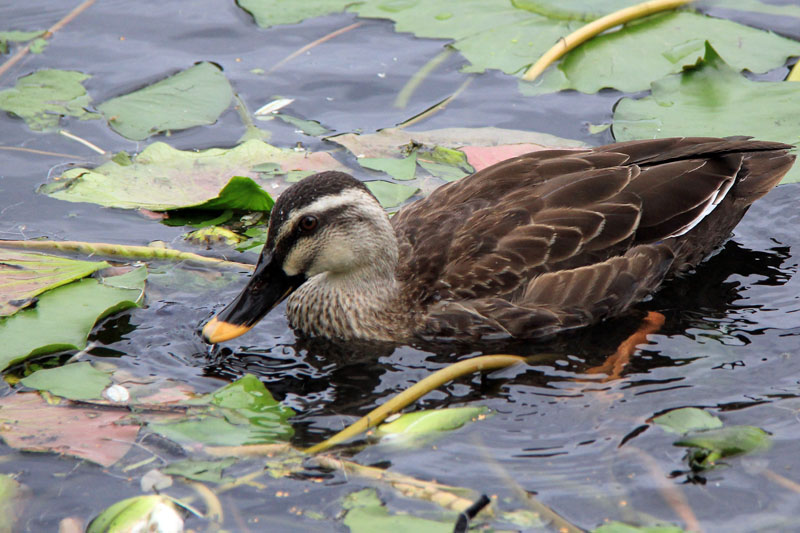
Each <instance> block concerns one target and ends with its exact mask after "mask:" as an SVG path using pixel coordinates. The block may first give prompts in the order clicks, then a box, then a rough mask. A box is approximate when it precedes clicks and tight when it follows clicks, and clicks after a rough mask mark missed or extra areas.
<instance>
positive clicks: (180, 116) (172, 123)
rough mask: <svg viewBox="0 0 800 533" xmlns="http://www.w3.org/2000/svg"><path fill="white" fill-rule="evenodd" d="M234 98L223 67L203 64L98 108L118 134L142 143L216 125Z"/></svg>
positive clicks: (109, 101)
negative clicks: (162, 133)
mask: <svg viewBox="0 0 800 533" xmlns="http://www.w3.org/2000/svg"><path fill="white" fill-rule="evenodd" d="M232 98H233V89H231V84H230V83H229V82H228V79H227V78H226V77H225V75H224V74H223V73H222V71H221V70H220V69H219V67H217V66H215V65H212V64H211V63H199V64H197V65H195V66H193V67H191V68H188V69H186V70H184V71H182V72H179V73H177V74H175V75H174V76H170V77H169V78H166V79H164V80H161V81H159V82H157V83H154V84H153V85H150V86H148V87H145V88H144V89H139V90H138V91H135V92H132V93H129V94H126V95H124V96H119V97H117V98H112V99H111V100H108V101H106V102H104V103H102V104H100V105H98V106H97V109H98V110H100V112H101V113H103V115H104V116H105V118H106V120H108V123H109V125H110V126H111V127H112V128H113V129H114V131H116V132H117V133H119V134H120V135H122V136H124V137H127V138H128V139H132V140H134V141H141V140H144V139H146V138H148V137H149V136H151V135H155V134H157V133H161V132H165V131H173V130H183V129H186V128H191V127H194V126H200V125H203V124H213V123H214V122H216V121H217V119H218V118H219V116H220V115H221V114H222V112H223V111H225V110H226V109H227V108H228V106H229V105H230V103H231V99H232Z"/></svg>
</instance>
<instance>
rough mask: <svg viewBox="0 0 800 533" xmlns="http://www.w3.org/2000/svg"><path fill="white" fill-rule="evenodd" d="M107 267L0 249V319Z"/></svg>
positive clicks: (64, 258) (102, 262)
mask: <svg viewBox="0 0 800 533" xmlns="http://www.w3.org/2000/svg"><path fill="white" fill-rule="evenodd" d="M108 266H110V265H109V264H108V263H106V262H105V261H78V260H76V259H68V258H66V257H59V256H56V255H45V254H38V253H27V252H17V251H14V250H4V249H2V248H0V316H9V315H13V314H14V313H16V312H17V311H18V310H20V309H22V308H24V307H27V306H29V305H31V304H32V303H35V300H34V297H35V296H37V295H39V294H41V293H43V292H45V291H47V290H50V289H54V288H56V287H59V286H61V285H65V284H67V283H70V282H72V281H75V280H77V279H80V278H83V277H86V276H88V275H89V274H91V273H93V272H96V271H98V270H100V269H102V268H107V267H108Z"/></svg>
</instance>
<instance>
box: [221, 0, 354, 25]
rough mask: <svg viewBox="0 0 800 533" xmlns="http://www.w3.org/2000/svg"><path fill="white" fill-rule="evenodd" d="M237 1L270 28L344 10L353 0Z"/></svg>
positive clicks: (258, 22)
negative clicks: (298, 0) (300, 0)
mask: <svg viewBox="0 0 800 533" xmlns="http://www.w3.org/2000/svg"><path fill="white" fill-rule="evenodd" d="M236 3H237V4H238V5H239V7H241V8H242V9H244V10H245V11H247V12H248V13H250V14H251V15H253V18H254V19H255V20H256V24H258V25H259V26H261V27H262V28H269V27H270V26H277V25H279V24H296V23H298V22H301V21H303V20H305V19H307V18H311V17H320V16H322V15H330V14H331V13H338V12H341V11H344V8H345V7H346V6H347V5H348V4H351V3H352V0H303V1H302V2H297V1H294V0H237V2H236Z"/></svg>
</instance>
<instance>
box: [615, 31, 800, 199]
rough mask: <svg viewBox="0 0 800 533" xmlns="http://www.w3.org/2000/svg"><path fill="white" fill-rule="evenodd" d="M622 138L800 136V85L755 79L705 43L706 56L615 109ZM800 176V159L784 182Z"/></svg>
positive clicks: (767, 138) (791, 140)
mask: <svg viewBox="0 0 800 533" xmlns="http://www.w3.org/2000/svg"><path fill="white" fill-rule="evenodd" d="M613 132H614V137H615V138H616V139H617V141H628V140H633V139H650V138H655V137H675V136H683V135H707V136H713V137H725V136H730V135H750V136H753V137H756V138H758V139H761V140H765V141H782V142H786V143H790V144H796V143H797V142H798V141H800V136H799V135H798V132H800V98H798V86H797V84H794V83H787V82H757V81H751V80H749V79H747V78H745V77H744V76H742V75H741V74H739V73H738V72H737V71H736V70H735V69H733V68H731V67H730V66H729V65H728V64H727V63H726V62H725V61H723V59H722V58H721V57H720V56H719V54H717V53H716V51H715V50H714V48H712V46H711V45H710V44H706V47H705V56H704V59H703V60H702V61H701V62H699V64H698V65H697V66H696V67H693V68H689V69H687V70H686V71H685V72H683V73H682V74H678V75H674V76H668V77H666V78H664V79H662V80H659V81H657V82H655V83H653V86H652V95H651V96H647V97H645V98H642V99H640V100H634V99H631V98H623V99H622V100H620V102H619V104H617V107H616V109H615V111H614V125H613ZM794 181H800V166H798V165H795V166H794V168H792V169H791V170H790V171H789V173H788V174H787V175H786V177H785V178H784V180H783V183H789V182H794Z"/></svg>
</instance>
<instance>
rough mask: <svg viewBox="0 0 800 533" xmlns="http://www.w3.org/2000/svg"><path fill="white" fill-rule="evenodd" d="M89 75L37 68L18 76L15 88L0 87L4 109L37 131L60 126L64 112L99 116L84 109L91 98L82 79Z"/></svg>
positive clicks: (88, 116)
mask: <svg viewBox="0 0 800 533" xmlns="http://www.w3.org/2000/svg"><path fill="white" fill-rule="evenodd" d="M89 77H90V76H88V75H87V74H84V73H82V72H74V71H69V70H40V71H37V72H34V73H33V74H29V75H27V76H23V77H22V78H20V79H18V80H17V84H16V86H15V87H14V88H13V89H6V90H4V91H0V109H2V110H4V111H8V112H10V113H13V114H14V115H17V116H18V117H20V118H22V119H23V120H25V123H26V124H27V125H28V127H29V128H31V129H32V130H37V131H40V130H46V129H50V128H55V127H57V126H58V121H59V119H60V118H61V117H62V116H70V117H78V118H80V119H82V120H88V119H93V118H99V115H97V114H95V113H89V112H88V111H86V109H84V108H85V107H86V106H88V105H89V103H90V101H91V98H89V95H88V94H87V93H86V89H85V88H84V87H83V85H81V82H83V81H84V80H86V79H88V78H89Z"/></svg>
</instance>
